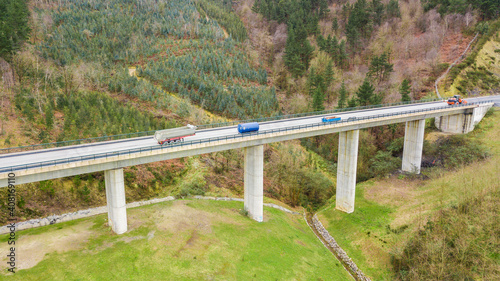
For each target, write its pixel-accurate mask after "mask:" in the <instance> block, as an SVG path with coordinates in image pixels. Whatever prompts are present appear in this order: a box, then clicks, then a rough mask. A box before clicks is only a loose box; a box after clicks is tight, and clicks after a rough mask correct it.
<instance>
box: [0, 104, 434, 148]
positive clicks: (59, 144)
mask: <svg viewBox="0 0 500 281" xmlns="http://www.w3.org/2000/svg"><path fill="white" fill-rule="evenodd" d="M441 100H442V99H424V100H418V101H409V102H397V103H386V104H376V105H368V106H359V107H348V108H338V109H331V110H324V111H314V112H306V113H297V114H288V115H278V116H273V117H262V118H254V119H247V120H238V121H231V122H223V123H214V124H202V125H197V127H198V129H199V130H203V129H212V128H219V127H224V126H232V125H237V124H239V123H249V122H266V121H275V120H281V119H289V118H297V117H305V116H313V115H321V114H330V113H336V112H346V111H353V110H362V109H370V108H379V107H386V106H396V105H404V104H419V103H425V102H434V101H441ZM155 132H156V130H155V131H144V132H137V133H128V134H119V135H110V136H102V137H94V138H84V139H77V140H69V141H60V142H51V143H41V144H33V145H25V146H17V147H8V148H1V149H0V154H5V153H11V152H21V151H28V150H37V149H47V148H56V147H63V146H69V145H78V144H85V143H95V142H102V141H109V140H122V139H129V138H132V137H145V136H153V135H154V133H155Z"/></svg>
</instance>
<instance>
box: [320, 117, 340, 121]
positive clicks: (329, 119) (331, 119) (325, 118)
mask: <svg viewBox="0 0 500 281" xmlns="http://www.w3.org/2000/svg"><path fill="white" fill-rule="evenodd" d="M340 119H341V118H340V117H339V116H329V117H323V118H321V121H322V122H337V121H340Z"/></svg>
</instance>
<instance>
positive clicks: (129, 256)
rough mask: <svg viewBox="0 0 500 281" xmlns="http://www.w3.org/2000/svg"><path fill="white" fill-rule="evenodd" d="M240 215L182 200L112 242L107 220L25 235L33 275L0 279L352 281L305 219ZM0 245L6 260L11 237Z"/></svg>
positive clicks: (147, 215)
mask: <svg viewBox="0 0 500 281" xmlns="http://www.w3.org/2000/svg"><path fill="white" fill-rule="evenodd" d="M242 207H243V203H241V202H221V201H205V200H199V201H198V200H181V201H175V202H165V203H160V204H156V205H149V206H144V207H140V208H134V209H130V210H128V223H129V231H128V232H127V233H125V234H123V235H114V234H112V232H111V231H110V229H109V227H107V226H106V218H107V216H106V215H99V216H96V217H92V218H86V219H81V220H78V221H72V222H68V223H62V224H58V225H52V226H46V227H42V228H38V229H32V230H26V231H20V232H18V234H19V239H18V243H17V244H18V245H17V247H18V249H19V252H18V253H19V259H18V262H19V267H24V268H26V267H29V266H31V267H30V268H27V269H22V270H19V271H18V272H17V273H16V274H15V275H6V270H5V268H4V269H2V274H4V275H0V276H3V277H1V278H0V279H2V280H146V279H147V280H167V279H169V280H205V279H209V280H215V279H216V280H278V279H279V280H352V279H351V277H350V276H349V275H348V273H347V272H346V271H345V270H344V269H343V267H342V266H341V265H340V263H339V262H338V261H337V260H336V259H335V258H334V257H333V255H332V254H331V253H330V252H329V251H328V250H327V249H326V248H325V247H324V246H323V245H322V244H321V242H320V241H319V240H318V239H317V238H316V237H315V235H314V234H313V232H312V231H311V230H310V229H309V227H308V226H307V224H306V223H305V221H304V220H303V218H302V216H297V215H290V214H286V213H283V212H281V211H279V210H276V209H272V208H265V219H266V221H265V222H263V223H256V222H254V221H253V220H251V219H249V218H248V217H244V216H242V215H241V214H240V213H239V211H240V209H241V208H242ZM49 238H50V239H49ZM0 241H2V245H1V246H0V248H1V250H2V252H4V250H6V249H3V248H5V246H6V245H7V243H4V242H5V241H6V236H5V235H3V236H1V237H0ZM43 243H45V244H47V245H48V246H46V247H44V248H40V247H39V246H37V245H38V244H43ZM23 249H24V252H21V251H23ZM29 260H35V262H31V264H28V265H29V266H26V263H28V261H29ZM2 264H5V263H3V262H2Z"/></svg>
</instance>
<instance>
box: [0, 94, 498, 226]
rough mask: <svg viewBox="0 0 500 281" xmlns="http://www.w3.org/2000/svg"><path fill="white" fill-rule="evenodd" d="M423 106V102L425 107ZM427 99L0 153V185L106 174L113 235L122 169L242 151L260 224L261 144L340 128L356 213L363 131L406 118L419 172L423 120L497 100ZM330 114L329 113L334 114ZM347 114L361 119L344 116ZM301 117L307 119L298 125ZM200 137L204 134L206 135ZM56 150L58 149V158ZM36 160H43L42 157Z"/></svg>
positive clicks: (341, 182)
mask: <svg viewBox="0 0 500 281" xmlns="http://www.w3.org/2000/svg"><path fill="white" fill-rule="evenodd" d="M497 97H498V96H497ZM426 104H428V105H427V106H426ZM431 104H432V103H422V104H413V105H407V106H400V107H385V108H377V109H371V110H368V111H369V112H368V113H366V112H365V113H363V114H364V116H362V117H359V116H360V115H362V114H361V111H350V112H345V113H335V115H339V116H342V122H338V123H331V124H329V123H322V122H321V117H322V116H324V115H319V116H318V115H315V116H309V117H307V118H302V119H301V118H296V119H289V120H285V121H286V122H284V121H283V120H281V121H275V123H273V122H268V123H269V125H266V123H262V125H261V130H260V131H259V132H256V133H248V134H238V133H237V132H235V131H236V129H235V127H234V126H232V127H225V128H223V129H224V130H222V129H220V131H217V132H219V134H220V136H217V137H212V135H214V134H215V132H209V131H210V130H206V131H207V132H205V130H201V131H200V132H199V133H198V132H197V134H196V135H200V138H199V139H193V140H191V141H189V140H188V139H186V141H185V142H184V143H180V144H177V143H175V144H173V145H164V146H159V145H157V144H156V145H155V144H154V142H153V143H151V140H150V138H149V139H148V138H141V139H140V140H139V138H137V140H135V139H127V140H121V141H109V142H102V143H97V145H101V146H102V147H101V148H102V149H104V151H107V150H105V149H106V148H105V147H106V145H108V144H109V147H113V148H115V147H119V148H120V147H122V146H123V145H124V143H125V142H127V143H132V142H133V141H137V142H139V141H140V142H145V141H146V140H147V141H148V143H147V145H141V146H138V145H135V146H130V148H127V149H123V148H120V149H121V150H115V151H112V150H110V151H109V152H105V154H104V152H96V151H94V149H95V145H96V144H91V145H88V144H87V145H78V146H68V147H63V148H53V149H43V150H37V151H31V152H19V153H9V154H0V187H6V186H8V184H9V175H11V176H12V175H14V174H15V184H24V183H30V182H38V181H43V180H49V179H56V178H61V177H68V176H74V175H78V174H85V173H92V172H98V171H104V175H105V183H106V199H107V207H108V222H109V224H110V226H111V227H112V230H113V231H114V232H116V233H117V234H122V233H124V232H126V231H127V211H126V205H125V186H124V177H123V168H124V167H128V166H132V165H140V164H145V163H151V162H156V161H163V160H168V159H175V158H181V157H187V156H193V155H198V154H205V153H211V152H217V151H223V150H229V149H237V148H244V150H245V152H244V155H245V159H244V208H245V209H246V210H247V211H248V213H249V215H250V217H251V218H252V219H254V220H256V221H258V222H261V221H263V197H264V192H263V168H264V147H263V146H264V144H267V143H272V142H280V141H286V140H292V139H299V138H305V137H313V136H319V135H325V134H332V133H339V135H340V136H339V151H338V165H337V167H338V168H337V194H336V208H337V209H339V210H341V211H344V212H347V213H352V212H353V211H354V197H355V196H354V195H355V187H356V168H357V156H358V143H359V141H358V140H359V130H360V129H364V128H369V127H375V126H382V125H388V124H394V123H403V122H404V123H406V131H405V137H404V150H403V162H402V170H403V171H407V172H411V173H420V165H421V158H422V147H423V141H424V127H425V119H427V118H435V123H436V126H437V127H438V128H439V129H441V130H442V131H444V132H449V133H468V132H470V131H472V130H473V129H474V126H475V125H476V124H477V123H478V122H479V121H480V120H481V119H482V118H483V116H484V115H485V113H486V111H487V110H488V109H489V108H490V107H492V106H493V105H494V102H489V101H486V100H485V99H482V100H479V99H478V100H477V101H476V102H475V103H474V102H469V104H467V105H461V106H446V104H445V103H444V102H442V101H441V102H439V104H435V103H434V105H433V106H431ZM391 110H392V111H391ZM391 112H392V113H391ZM394 112H395V113H394ZM327 115H330V116H331V115H332V114H327ZM349 116H350V117H353V116H358V117H357V118H346V117H349ZM299 119H300V120H299ZM304 120H309V121H307V122H306V121H304ZM311 120H312V121H311ZM279 122H281V123H279ZM304 122H305V123H306V124H302V123H304ZM276 124H278V125H276ZM295 124H296V125H295ZM301 124H302V125H301ZM266 126H268V127H269V128H268V129H267V130H266V129H265V127H266ZM226 129H227V130H228V131H230V132H231V133H230V134H229V135H225V136H224V135H223V134H222V133H220V132H223V131H225V130H226ZM203 135H208V136H209V137H203ZM72 152H75V153H76V154H75V155H78V157H69V155H71V153H72ZM56 153H57V154H58V155H59V156H57V157H56V156H54V157H56V158H50V157H51V156H50V155H55V154H56ZM61 153H62V154H63V156H62V157H61V155H60V154H61ZM44 155H47V156H44ZM23 157H24V158H26V159H28V160H23V161H24V162H19V163H23V164H22V165H20V164H18V162H16V161H15V160H16V159H24V158H23ZM43 157H45V158H43ZM58 157H59V158H58ZM29 159H30V160H29ZM41 159H48V160H46V161H40V160H41ZM16 164H18V165H16Z"/></svg>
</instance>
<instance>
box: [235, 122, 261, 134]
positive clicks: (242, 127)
mask: <svg viewBox="0 0 500 281" xmlns="http://www.w3.org/2000/svg"><path fill="white" fill-rule="evenodd" d="M258 130H259V123H257V122H252V123H242V124H238V132H240V133H241V134H243V133H248V132H255V131H258Z"/></svg>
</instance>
